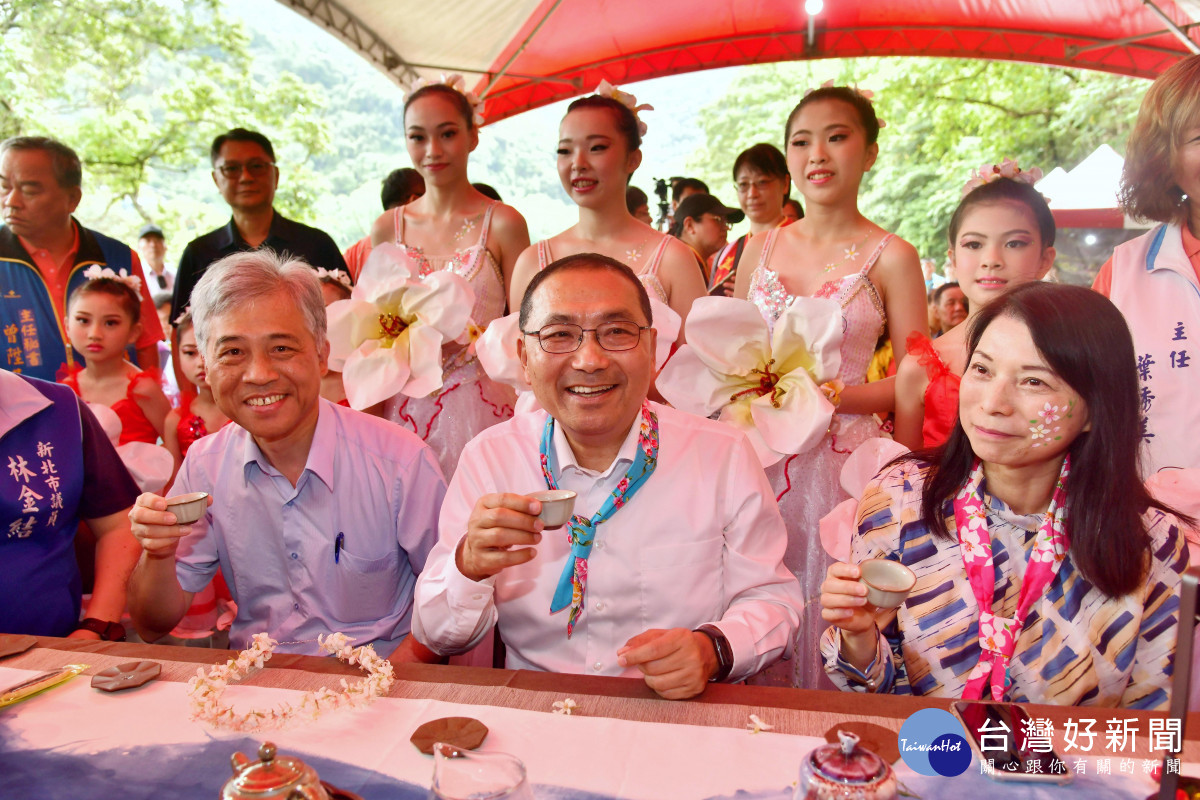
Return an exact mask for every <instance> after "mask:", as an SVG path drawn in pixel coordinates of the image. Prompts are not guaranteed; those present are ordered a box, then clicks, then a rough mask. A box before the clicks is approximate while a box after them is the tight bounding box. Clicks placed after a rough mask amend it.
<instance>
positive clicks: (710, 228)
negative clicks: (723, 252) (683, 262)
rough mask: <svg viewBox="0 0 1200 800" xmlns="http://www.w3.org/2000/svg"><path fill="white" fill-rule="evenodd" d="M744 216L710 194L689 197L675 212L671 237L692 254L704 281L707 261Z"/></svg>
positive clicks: (718, 249)
mask: <svg viewBox="0 0 1200 800" xmlns="http://www.w3.org/2000/svg"><path fill="white" fill-rule="evenodd" d="M745 218H746V215H745V214H744V213H743V212H742V211H741V210H740V209H736V208H729V207H727V206H725V205H723V204H722V203H721V201H720V200H718V199H717V198H715V197H713V196H712V195H711V194H690V195H688V196H687V197H685V198H684V199H683V201H682V202H681V203H680V204H679V207H678V208H677V209H675V221H674V223H673V224H672V225H671V235H672V236H674V237H675V238H677V239H679V240H680V241H682V242H683V243H684V244H686V245H687V246H688V247H690V248H692V250H693V251H694V252H695V253H696V258H697V259H699V261H700V263H701V265H702V269H703V271H704V276H705V279H707V278H708V261H709V259H710V258H712V257H713V255H715V254H716V253H717V252H718V251H720V249H721V248H722V247H724V246H725V244H726V242H727V241H728V240H729V226H730V225H732V224H733V223H735V222H741V221H742V220H743V219H745Z"/></svg>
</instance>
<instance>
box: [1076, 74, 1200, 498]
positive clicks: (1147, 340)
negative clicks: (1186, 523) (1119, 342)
mask: <svg viewBox="0 0 1200 800" xmlns="http://www.w3.org/2000/svg"><path fill="white" fill-rule="evenodd" d="M1121 205H1122V207H1123V208H1124V209H1125V212H1126V213H1127V214H1129V215H1130V216H1133V217H1138V218H1140V219H1149V220H1154V221H1155V222H1158V223H1161V224H1159V225H1158V226H1156V227H1155V228H1154V229H1152V230H1151V231H1150V232H1148V233H1146V234H1145V235H1144V236H1140V237H1138V238H1137V239H1134V240H1133V241H1131V242H1126V243H1124V244H1122V245H1120V246H1119V247H1118V248H1117V249H1116V251H1114V252H1113V256H1112V258H1111V259H1109V261H1108V263H1106V264H1105V265H1104V266H1103V267H1101V268H1100V274H1099V275H1097V277H1096V282H1095V284H1094V285H1093V286H1092V288H1093V289H1095V290H1096V291H1098V292H1100V293H1101V294H1103V295H1106V296H1107V297H1109V298H1110V299H1111V300H1112V301H1113V303H1115V304H1116V306H1117V308H1119V309H1121V313H1122V314H1124V315H1125V321H1126V323H1128V325H1129V330H1130V331H1131V332H1132V333H1133V345H1134V349H1135V350H1136V352H1137V359H1138V377H1139V378H1140V379H1141V384H1142V385H1141V393H1142V418H1141V420H1140V428H1141V436H1142V441H1143V443H1144V444H1145V453H1146V457H1145V458H1144V459H1143V461H1142V476H1143V477H1148V476H1151V475H1153V474H1155V473H1157V472H1158V471H1159V470H1160V469H1163V468H1175V469H1178V468H1183V469H1195V468H1200V447H1197V446H1196V431H1197V430H1200V403H1198V402H1196V393H1197V390H1198V389H1200V372H1198V371H1197V368H1198V367H1200V363H1197V362H1195V361H1194V359H1195V357H1196V356H1198V355H1200V348H1197V347H1196V342H1197V339H1200V55H1195V56H1189V57H1188V58H1185V59H1184V60H1182V61H1180V62H1179V63H1177V64H1175V65H1174V66H1173V67H1171V68H1170V69H1169V70H1167V71H1166V72H1164V73H1163V74H1162V75H1160V76H1159V77H1158V78H1157V79H1156V80H1155V81H1154V83H1153V85H1151V87H1150V90H1149V91H1148V92H1146V97H1145V99H1143V100H1142V107H1141V109H1140V110H1139V111H1138V118H1137V123H1136V124H1135V125H1134V126H1133V133H1131V134H1130V136H1129V147H1128V149H1127V150H1126V153H1125V168H1124V171H1123V172H1122V174H1121Z"/></svg>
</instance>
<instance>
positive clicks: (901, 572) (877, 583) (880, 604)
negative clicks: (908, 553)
mask: <svg viewBox="0 0 1200 800" xmlns="http://www.w3.org/2000/svg"><path fill="white" fill-rule="evenodd" d="M858 569H859V574H860V575H861V576H862V577H860V578H859V579H858V582H859V583H861V584H862V585H863V586H866V587H867V602H868V603H870V604H871V605H873V606H875V607H876V608H881V609H892V608H898V607H899V606H900V604H901V603H903V602H904V598H906V597H908V593H909V592H911V591H912V588H913V585H914V584H916V582H917V576H916V574H915V573H914V572H913V571H912V570H911V569H909V568H908V567H906V566H904V565H903V564H901V563H900V562H898V561H890V560H888V559H886V558H870V559H867V560H866V561H864V562H862V563H861V564H859V565H858Z"/></svg>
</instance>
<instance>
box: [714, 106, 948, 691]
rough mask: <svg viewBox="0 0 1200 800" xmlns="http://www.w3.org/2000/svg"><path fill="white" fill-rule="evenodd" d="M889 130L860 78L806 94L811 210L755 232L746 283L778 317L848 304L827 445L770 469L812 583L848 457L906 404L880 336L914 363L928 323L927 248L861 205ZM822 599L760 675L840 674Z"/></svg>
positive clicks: (803, 133) (795, 155)
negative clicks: (910, 354)
mask: <svg viewBox="0 0 1200 800" xmlns="http://www.w3.org/2000/svg"><path fill="white" fill-rule="evenodd" d="M879 129H880V122H879V120H878V119H877V118H876V116H875V109H874V107H873V106H872V105H871V101H870V100H869V99H868V98H867V97H866V96H865V95H864V94H862V93H860V92H859V91H858V90H856V89H852V88H849V87H845V86H838V87H826V88H821V89H817V90H815V91H813V92H810V93H808V94H807V95H805V97H804V99H803V100H802V101H801V102H800V104H799V105H797V106H796V108H795V109H794V110H793V111H792V113H791V115H790V117H789V118H788V121H787V126H786V128H785V141H784V144H785V148H784V154H785V156H786V159H787V167H788V173H789V174H790V175H791V179H792V183H793V184H794V185H795V187H796V188H797V190H799V192H800V194H801V195H803V197H804V218H803V219H801V220H799V221H797V222H794V223H792V224H791V225H788V226H787V227H783V228H773V229H771V230H769V231H767V232H766V233H764V234H762V235H759V236H754V237H752V238H751V239H750V241H749V242H748V243H747V244H746V248H745V250H744V252H743V253H742V258H741V266H740V267H738V270H737V278H736V283H735V288H734V296H735V297H739V298H743V299H749V300H751V301H752V302H753V303H754V304H755V305H756V306H758V309H759V311H761V312H762V314H763V316H764V317H765V318H766V320H767V323H768V325H769V326H773V325H774V322H775V320H776V319H777V318H778V317H779V315H780V314H782V313H783V310H784V309H785V308H786V307H787V305H788V304H789V303H790V302H791V299H792V298H793V297H798V296H806V297H817V298H824V300H825V301H827V302H830V303H836V304H837V306H838V309H839V310H840V314H841V317H842V329H843V337H842V342H841V347H840V356H841V368H840V369H839V372H838V375H837V378H838V380H840V381H841V382H842V383H843V384H844V385H845V388H844V389H843V390H842V391H841V393H840V395H834V397H835V400H836V402H837V406H836V413H835V414H834V416H833V421H832V424H831V426H830V430H829V432H828V433H827V434H826V435H825V437H824V438H823V439H822V441H821V442H820V443H819V444H818V445H817V446H816V447H815V448H813V449H811V450H809V451H808V452H805V453H802V454H800V455H796V456H791V457H788V458H786V459H784V460H782V461H780V462H778V463H777V464H775V465H772V466H771V467H769V468H768V469H767V475H768V477H769V478H770V479H771V484H772V487H773V488H774V489H775V492H776V494H777V495H778V496H779V507H780V511H781V512H782V513H783V518H784V521H785V522H786V523H787V528H788V547H787V551H786V553H785V554H784V563H785V564H786V565H787V566H788V568H789V569H790V570H792V572H793V573H794V574H795V575H796V577H797V578H798V579H799V580H800V585H801V586H804V587H806V588H807V589H808V591H811V590H812V588H813V587H816V586H817V585H818V584H819V583H820V582H821V577H822V576H823V575H824V573H825V568H826V566H827V565H828V564H829V563H830V560H831V559H830V557H829V556H828V555H827V554H826V553H825V551H824V550H823V548H822V547H821V544H820V541H819V540H818V536H817V534H818V530H819V523H820V520H821V518H822V517H823V516H825V515H826V514H828V513H829V511H830V510H832V509H833V507H834V506H835V505H837V504H838V503H839V502H840V501H842V500H844V499H846V497H847V495H846V494H845V492H844V491H843V490H842V488H841V485H840V483H839V475H840V473H841V468H842V465H843V464H844V463H845V460H846V458H847V457H848V456H849V454H850V452H851V451H853V450H854V448H855V447H857V446H859V445H860V444H862V443H863V442H865V441H867V440H868V439H870V438H872V437H877V436H880V435H881V430H880V426H879V422H878V421H877V420H876V418H875V417H874V414H875V413H877V412H879V413H887V412H890V411H891V410H892V408H893V406H894V402H895V397H894V388H893V387H894V383H895V381H894V379H890V378H889V379H885V380H882V381H876V382H873V383H867V382H866V374H867V368H868V367H869V365H870V362H871V357H872V355H873V353H874V351H875V344H876V342H877V341H878V340H879V337H880V334H882V333H884V332H887V333H888V334H889V335H890V338H891V340H892V344H893V349H894V353H895V359H896V361H897V363H902V361H903V358H904V342H905V340H906V339H907V338H908V335H909V334H910V333H912V332H913V331H922V332H924V331H926V308H925V283H924V279H923V278H922V276H921V265H920V260H919V259H918V257H917V253H916V251H915V250H914V249H913V248H912V246H911V245H909V244H908V243H907V242H905V241H903V240H901V239H899V238H897V237H895V236H894V235H892V234H890V233H888V232H887V231H885V230H883V229H882V228H880V227H879V226H878V225H876V224H875V223H874V222H872V221H871V220H869V219H867V218H866V217H865V216H864V215H863V214H862V212H860V211H859V209H858V192H859V187H860V185H861V183H862V180H863V177H864V176H865V175H866V173H867V172H868V171H869V170H870V169H871V167H872V165H874V163H875V158H876V156H877V155H878V154H879V145H878V144H877V143H876V139H877V137H878V134H879ZM815 606H816V604H815V603H809V604H808V607H807V608H806V609H805V613H804V616H803V618H802V619H801V623H800V633H799V635H798V638H797V640H796V657H795V658H793V659H792V660H790V661H782V662H780V663H779V664H778V665H776V666H775V667H773V668H771V669H769V670H768V671H767V673H764V674H763V675H761V676H760V677H759V679H758V680H759V682H762V683H771V684H776V685H795V686H801V687H804V688H810V689H815V688H823V687H827V686H828V685H829V684H828V680H827V679H826V678H825V675H824V670H823V669H822V667H821V665H820V664H819V663H818V661H817V659H816V658H815V655H814V654H815V652H816V647H817V641H818V639H819V638H820V634H821V631H822V629H823V628H824V625H823V624H822V623H821V620H820V616H819V613H818V610H817V609H816V607H815Z"/></svg>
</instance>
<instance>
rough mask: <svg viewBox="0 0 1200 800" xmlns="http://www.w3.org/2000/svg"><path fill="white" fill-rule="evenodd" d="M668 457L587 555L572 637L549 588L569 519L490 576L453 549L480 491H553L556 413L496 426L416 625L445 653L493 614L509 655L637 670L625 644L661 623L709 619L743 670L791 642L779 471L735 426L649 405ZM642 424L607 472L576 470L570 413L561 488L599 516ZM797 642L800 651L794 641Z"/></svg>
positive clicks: (516, 659) (432, 565) (797, 605)
mask: <svg viewBox="0 0 1200 800" xmlns="http://www.w3.org/2000/svg"><path fill="white" fill-rule="evenodd" d="M652 408H653V410H654V411H655V412H656V413H657V414H658V421H659V441H660V448H659V452H658V466H657V468H656V469H655V471H654V474H653V475H651V476H650V478H649V479H647V480H646V482H645V483H643V484H642V486H641V488H640V489H639V490H638V491H637V492H636V493H635V494H634V495H633V497H632V499H630V500H628V502H627V503H626V505H625V506H624V507H623V508H621V509H619V510H618V511H617V512H616V514H614V515H613V516H612V517H611V518H610V519H609V520H608V521H607V522H603V523H601V524H600V525H599V527H598V529H597V533H596V539H595V545H594V546H593V547H592V552H591V555H590V556H589V558H588V580H587V591H586V594H585V596H584V610H583V613H582V615H581V616H580V618H579V621H578V622H577V623H576V625H575V629H574V633H573V634H572V636H571V638H570V639H568V638H567V616H568V614H569V609H563V610H562V611H560V612H558V613H555V614H551V613H550V600H551V598H552V597H553V595H554V590H555V587H556V586H557V585H558V580H559V576H560V575H561V574H562V571H563V565H564V564H566V562H567V558H568V556H569V555H570V549H571V548H570V544H569V542H568V541H567V533H566V531H567V529H566V528H565V527H564V528H556V529H553V530H547V531H545V532H544V534H543V537H542V541H541V544H539V545H538V546H537V556H536V557H535V558H534V559H533V560H532V561H530V562H528V563H525V564H521V565H518V566H513V567H509V568H508V569H505V570H504V571H503V572H501V573H500V574H498V575H496V576H493V577H491V578H487V579H484V580H482V581H478V582H476V581H472V580H469V579H468V578H467V577H465V576H464V575H463V574H462V573H461V572H460V571H459V570H458V568H457V566H456V565H455V559H454V552H455V549H456V548H457V546H458V543H459V540H461V539H462V537H463V536H464V535H465V534H466V531H467V521H468V519H469V517H470V515H471V511H472V509H473V508H474V506H475V503H476V501H477V500H478V499H479V498H480V497H481V496H482V495H485V494H489V493H493V492H512V493H515V494H528V493H530V492H535V491H539V490H542V489H545V488H546V481H545V478H544V477H543V476H542V471H541V466H540V461H539V451H538V444H539V442H540V441H541V436H542V430H543V427H544V425H545V423H546V412H545V411H540V410H539V411H534V412H530V413H528V414H519V415H517V416H516V417H514V418H513V419H511V420H509V421H507V422H503V423H501V424H499V425H496V426H494V427H492V428H489V429H487V430H486V431H484V432H483V433H481V434H479V435H478V436H477V437H475V438H474V439H473V440H472V441H471V442H470V443H469V444H468V445H467V447H466V448H465V449H464V450H463V453H462V458H461V459H460V460H459V464H458V471H457V472H455V474H454V478H453V480H452V481H451V483H450V488H449V490H448V492H447V495H446V501H445V503H444V504H443V505H442V513H441V518H440V520H439V540H438V543H437V545H436V546H435V547H434V549H433V551H432V552H431V553H430V555H429V561H428V562H427V563H426V568H425V571H424V572H422V573H421V576H420V578H419V579H418V581H417V589H416V609H415V611H414V614H413V634H414V635H415V636H416V638H417V639H418V640H419V641H420V642H422V643H423V644H425V645H426V646H428V647H429V648H431V649H432V650H434V651H436V652H438V653H442V654H449V653H457V652H461V651H464V650H466V649H468V648H470V647H472V646H474V645H475V644H476V643H477V642H479V641H480V640H481V639H482V638H483V636H484V635H485V634H486V633H487V631H488V630H489V629H490V628H491V627H492V625H493V624H498V625H499V633H500V637H501V639H503V641H504V643H505V645H506V646H507V648H508V664H507V665H508V666H509V667H510V668H515V669H535V670H544V671H549V672H569V673H587V674H593V675H623V676H627V677H640V675H641V673H640V672H639V671H638V670H637V669H636V668H634V667H629V668H625V667H622V666H621V665H620V664H618V663H617V650H618V649H619V648H621V647H622V646H624V645H625V643H626V642H627V641H628V640H629V639H631V638H632V637H634V636H636V635H637V634H639V633H642V632H643V631H646V630H649V629H651V628H662V629H669V628H680V627H682V628H689V629H694V628H696V627H697V626H699V625H702V624H704V623H713V624H715V625H716V626H717V627H718V628H720V629H721V632H722V633H724V634H725V636H726V637H727V638H728V639H729V643H730V646H731V648H732V650H733V657H734V666H733V671H732V673H731V674H730V676H729V678H728V679H729V680H734V681H736V680H742V679H744V678H746V677H748V676H750V675H752V674H754V673H755V672H758V671H759V670H761V669H762V668H764V667H766V666H767V665H769V664H771V663H772V662H774V661H775V660H777V659H778V658H779V657H780V656H782V655H784V654H785V650H787V648H789V647H790V644H791V641H792V637H793V635H794V633H795V631H796V627H797V625H798V624H799V614H800V610H801V608H802V606H803V600H802V599H801V597H802V595H801V592H800V587H799V585H798V584H797V582H796V579H795V577H793V576H792V574H791V573H790V572H789V571H788V570H787V569H786V568H785V567H784V566H783V564H782V558H783V551H784V547H785V545H786V542H787V538H786V534H785V532H784V526H783V519H782V518H781V517H780V516H779V509H778V508H777V506H776V505H775V499H774V495H773V493H772V492H771V487H770V484H769V483H768V482H767V479H766V476H765V475H764V474H763V470H762V467H761V466H759V461H758V459H757V457H755V455H754V451H753V449H752V448H751V446H750V443H749V441H748V440H747V439H746V437H745V436H744V435H743V434H742V433H741V432H739V431H737V430H735V429H734V428H732V427H730V426H727V425H725V424H723V423H719V422H714V421H711V420H707V419H703V418H700V417H696V416H693V415H690V414H685V413H683V412H680V411H676V410H674V409H671V408H666V407H663V406H660V405H657V404H652ZM638 429H639V426H638V424H636V423H635V424H634V426H633V427H632V428H631V430H630V432H629V434H628V436H626V438H625V441H624V443H623V444H622V445H621V450H620V452H619V453H618V455H617V458H616V460H615V461H614V462H613V464H612V465H610V466H609V468H608V469H607V470H606V471H605V472H603V473H597V472H593V471H591V470H586V469H583V468H582V467H580V466H579V465H578V464H577V462H576V459H575V454H574V452H572V450H571V447H570V445H569V444H568V443H567V440H566V437H565V436H564V435H563V433H562V428H561V427H560V426H555V431H554V440H553V446H554V448H555V453H556V456H557V461H558V464H559V465H560V466H559V473H560V474H559V475H556V476H555V477H556V479H557V480H558V484H559V488H562V489H570V490H572V491H574V492H576V493H577V494H578V497H577V499H576V503H575V513H576V514H581V515H583V516H585V517H591V516H592V515H594V514H595V513H596V512H597V511H598V510H599V508H600V506H601V505H602V504H603V503H604V500H605V499H606V498H607V497H608V496H609V494H610V493H611V492H612V490H613V489H614V488H615V487H616V485H617V483H619V482H620V480H621V479H622V478H623V477H624V476H625V472H626V470H627V469H628V468H629V465H630V464H631V463H632V462H633V459H634V456H635V454H636V452H637V446H638ZM789 655H790V654H789Z"/></svg>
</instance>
